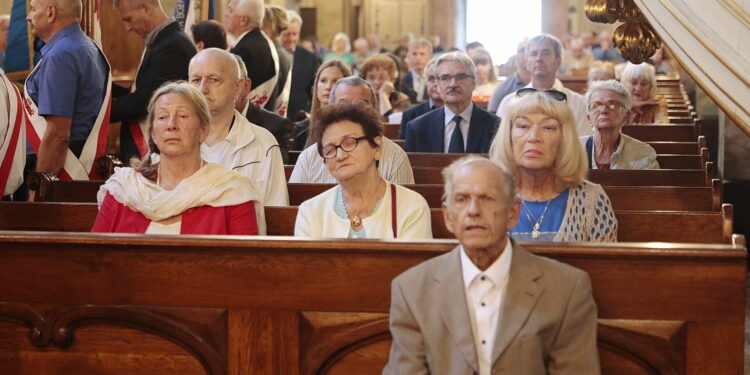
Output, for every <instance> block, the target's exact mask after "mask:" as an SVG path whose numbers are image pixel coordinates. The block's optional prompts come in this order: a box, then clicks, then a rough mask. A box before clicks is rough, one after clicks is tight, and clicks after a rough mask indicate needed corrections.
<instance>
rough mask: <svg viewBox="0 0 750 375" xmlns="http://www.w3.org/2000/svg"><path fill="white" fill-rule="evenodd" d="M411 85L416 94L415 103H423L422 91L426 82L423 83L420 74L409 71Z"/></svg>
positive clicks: (423, 80)
mask: <svg viewBox="0 0 750 375" xmlns="http://www.w3.org/2000/svg"><path fill="white" fill-rule="evenodd" d="M411 84H412V87H413V88H414V91H415V92H416V93H417V102H418V103H419V102H422V101H424V99H425V98H424V96H425V95H424V91H425V90H424V89H425V86H426V84H427V82H425V79H424V77H423V76H422V75H421V74H419V73H417V72H416V71H414V70H412V71H411Z"/></svg>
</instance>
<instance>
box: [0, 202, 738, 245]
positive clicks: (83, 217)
mask: <svg viewBox="0 0 750 375" xmlns="http://www.w3.org/2000/svg"><path fill="white" fill-rule="evenodd" d="M431 210H432V212H431V218H432V235H433V237H435V238H453V234H452V233H450V232H449V231H448V229H447V228H446V227H445V222H444V221H443V214H442V210H441V209H440V208H432V209H431ZM0 213H2V215H0V229H3V230H40V231H55V232H60V231H62V232H66V231H71V232H87V231H89V230H90V229H91V227H92V226H93V224H94V220H95V219H96V215H97V213H98V210H97V206H96V204H95V203H36V202H34V203H16V202H0ZM265 216H266V226H267V228H268V230H267V231H268V235H270V236H291V235H293V234H294V223H295V219H296V218H297V207H271V206H269V207H265ZM615 216H616V217H617V220H618V223H619V227H618V239H619V241H626V242H627V241H629V242H646V241H660V242H683V243H731V242H732V233H733V225H732V206H731V205H728V204H725V205H723V206H722V210H721V211H631V210H615Z"/></svg>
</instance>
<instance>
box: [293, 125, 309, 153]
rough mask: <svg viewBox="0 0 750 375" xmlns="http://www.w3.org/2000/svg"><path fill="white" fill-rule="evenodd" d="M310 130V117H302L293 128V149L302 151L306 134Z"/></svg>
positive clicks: (305, 141)
mask: <svg viewBox="0 0 750 375" xmlns="http://www.w3.org/2000/svg"><path fill="white" fill-rule="evenodd" d="M309 132H310V119H309V118H307V119H304V120H302V121H300V122H298V123H297V125H296V127H295V130H294V150H297V151H303V150H304V149H305V143H307V134H308V133H309Z"/></svg>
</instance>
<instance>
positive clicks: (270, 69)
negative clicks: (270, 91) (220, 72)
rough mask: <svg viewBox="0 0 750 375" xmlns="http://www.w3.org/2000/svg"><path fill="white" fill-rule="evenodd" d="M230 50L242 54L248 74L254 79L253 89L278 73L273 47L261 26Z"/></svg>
mask: <svg viewBox="0 0 750 375" xmlns="http://www.w3.org/2000/svg"><path fill="white" fill-rule="evenodd" d="M229 52H231V53H234V54H237V55H240V57H242V61H244V62H245V67H246V68H247V76H248V78H250V80H252V88H251V89H255V88H256V87H258V86H259V85H261V84H263V82H266V81H268V80H269V79H271V78H273V76H274V75H275V74H276V68H275V67H274V65H273V55H271V49H270V48H269V47H268V41H266V38H264V37H263V34H261V31H260V28H255V29H253V30H252V31H250V32H249V33H247V34H245V36H243V37H242V39H240V41H239V42H237V45H235V46H234V47H232V49H231V50H230V51H229Z"/></svg>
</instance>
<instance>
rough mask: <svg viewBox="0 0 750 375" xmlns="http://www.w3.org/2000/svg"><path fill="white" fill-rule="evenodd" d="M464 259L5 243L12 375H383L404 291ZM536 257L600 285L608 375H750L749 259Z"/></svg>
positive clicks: (711, 253) (655, 249) (375, 246)
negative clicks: (399, 286)
mask: <svg viewBox="0 0 750 375" xmlns="http://www.w3.org/2000/svg"><path fill="white" fill-rule="evenodd" d="M454 246H455V242H454V241H430V242H424V243H410V242H401V241H392V242H386V241H366V240H360V241H347V240H334V241H310V240H297V239H290V238H277V239H268V238H265V239H258V238H243V237H221V238H220V237H206V236H182V237H177V236H138V235H93V234H88V233H80V234H79V233H66V234H62V233H44V232H1V233H0V373H3V374H17V375H27V374H47V373H50V374H51V373H69V372H70V371H71V370H73V369H75V370H73V371H74V372H76V373H87V374H89V373H91V374H94V373H106V374H112V375H121V374H132V373H142V374H155V375H161V374H175V373H179V374H209V375H225V374H258V375H271V374H273V375H276V374H301V375H313V374H316V375H335V374H362V375H371V374H372V375H374V374H380V371H381V369H382V367H383V365H384V363H385V362H386V360H387V356H388V348H389V345H390V335H389V331H388V309H389V305H390V281H391V280H392V279H393V278H394V277H395V276H396V275H398V274H399V273H401V272H403V271H404V270H406V269H408V268H410V267H412V266H414V265H416V264H418V263H420V262H422V261H424V260H427V259H429V258H432V257H434V256H437V255H439V254H442V253H444V252H446V251H449V250H450V249H452V248H453V247H454ZM524 246H526V248H527V249H528V250H529V251H531V252H533V253H535V254H537V255H541V256H546V257H550V258H552V259H556V260H558V261H561V262H564V263H567V264H570V265H572V266H574V267H578V268H580V269H583V270H584V271H586V272H587V273H588V274H589V276H590V277H591V281H592V286H593V294H594V299H595V301H596V303H597V307H598V318H599V321H598V323H599V324H598V330H597V336H598V340H597V343H598V347H599V355H600V358H601V363H602V373H604V374H609V375H620V374H628V375H633V374H635V375H639V374H687V375H698V374H740V373H742V366H743V341H744V306H745V298H744V297H745V294H744V293H745V270H746V268H745V267H746V265H745V262H746V251H745V249H744V247H741V246H730V245H685V244H671V245H666V244H648V243H637V244H622V243H620V244H584V243H577V244H550V243H526V244H524Z"/></svg>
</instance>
